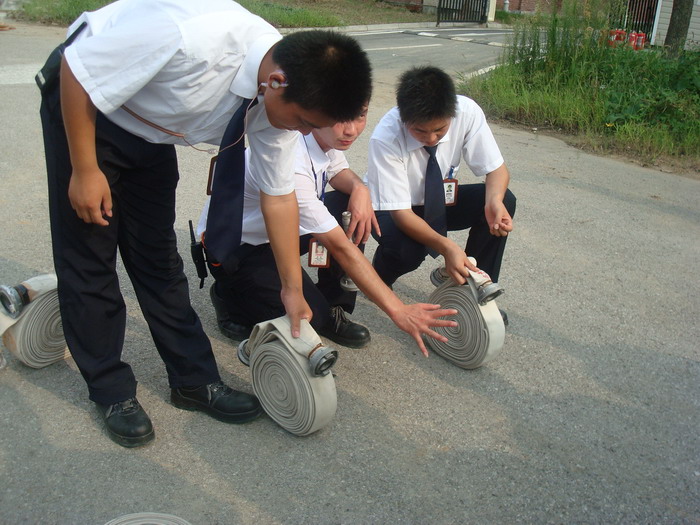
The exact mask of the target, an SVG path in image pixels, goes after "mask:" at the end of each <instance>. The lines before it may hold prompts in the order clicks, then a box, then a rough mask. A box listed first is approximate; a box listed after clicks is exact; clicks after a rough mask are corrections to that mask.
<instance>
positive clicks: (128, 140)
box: [41, 89, 219, 404]
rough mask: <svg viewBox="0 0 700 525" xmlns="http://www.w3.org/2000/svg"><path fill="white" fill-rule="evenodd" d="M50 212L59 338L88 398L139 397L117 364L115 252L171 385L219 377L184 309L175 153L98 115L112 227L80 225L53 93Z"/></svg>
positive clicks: (45, 115)
mask: <svg viewBox="0 0 700 525" xmlns="http://www.w3.org/2000/svg"><path fill="white" fill-rule="evenodd" d="M41 120H42V125H43V131H44V147H45V151H46V166H47V171H48V188H49V213H50V218H51V238H52V245H53V256H54V266H55V269H56V274H57V275H58V296H59V303H60V308H61V318H62V322H63V331H64V334H65V337H66V341H67V343H68V347H69V348H70V351H71V354H72V356H73V359H74V360H75V362H76V364H77V365H78V368H79V369H80V372H81V374H82V375H83V377H84V378H85V381H86V383H87V386H88V390H89V395H90V399H91V400H93V401H95V402H97V403H100V404H112V403H116V402H119V401H123V400H125V399H128V398H131V397H134V396H135V395H136V379H135V378H134V374H133V371H132V369H131V367H130V366H129V365H128V364H127V363H125V362H123V361H122V359H121V355H122V347H123V343H124V330H125V322H126V307H125V304H124V299H123V297H122V294H121V292H120V289H119V281H118V277H117V273H116V254H117V248H119V252H120V254H121V258H122V262H123V264H124V267H125V268H126V271H127V273H128V274H129V278H130V279H131V282H132V284H133V286H134V290H135V292H136V295H137V298H138V301H139V304H140V306H141V309H142V311H143V315H144V318H145V319H146V322H147V323H148V327H149V329H150V332H151V335H152V337H153V341H154V342H155V345H156V348H157V349H158V352H159V354H160V356H161V358H162V359H163V361H164V362H165V367H166V370H167V373H168V379H169V383H170V386H171V387H173V388H175V387H182V386H185V387H186V386H197V385H202V384H208V383H211V382H214V381H217V380H218V379H219V372H218V369H217V366H216V361H215V358H214V355H213V353H212V350H211V344H210V342H209V339H208V338H207V336H206V334H205V333H204V331H203V329H202V325H201V323H200V321H199V318H198V317H197V314H196V313H195V311H194V309H193V308H192V306H191V304H190V298H189V288H188V285H187V279H186V277H185V274H184V272H183V263H182V259H181V258H180V255H179V254H178V252H177V243H176V237H175V231H174V228H173V224H174V221H175V188H176V187H177V182H178V178H179V174H178V167H177V158H176V156H175V148H174V146H171V145H162V144H161V145H159V144H151V143H149V142H147V141H145V140H143V139H140V138H138V137H136V136H134V135H132V134H130V133H128V132H126V131H125V130H123V129H122V128H120V127H118V126H116V125H114V124H112V123H111V122H110V121H109V120H107V119H106V118H105V117H104V116H103V115H101V114H99V113H98V116H97V123H96V125H97V133H96V135H97V136H96V145H97V157H98V162H99V166H100V168H101V169H102V171H103V172H104V174H105V175H106V176H107V179H108V181H109V185H110V188H111V192H112V200H113V216H112V218H111V219H108V220H109V226H98V225H95V224H86V223H84V222H83V221H82V220H81V219H80V218H79V217H78V216H77V215H76V213H75V211H74V210H73V209H72V208H71V204H70V201H69V200H68V183H69V181H70V177H71V172H72V169H71V163H70V157H69V153H68V145H67V141H66V135H65V129H64V126H63V120H62V117H61V110H60V100H59V93H58V89H55V90H54V91H53V92H50V93H48V94H47V95H46V96H45V97H44V99H43V101H42V104H41Z"/></svg>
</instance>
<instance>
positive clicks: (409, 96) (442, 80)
mask: <svg viewBox="0 0 700 525" xmlns="http://www.w3.org/2000/svg"><path fill="white" fill-rule="evenodd" d="M456 96H457V95H456V93H455V85H454V82H452V79H451V78H450V76H449V75H448V74H447V73H445V72H444V71H443V70H442V69H439V68H437V67H432V66H420V67H414V68H411V69H409V70H408V71H405V72H404V73H403V74H402V75H401V77H400V78H399V83H398V86H397V88H396V105H397V106H398V107H399V115H400V117H401V120H402V121H403V122H404V123H405V124H416V123H423V122H429V121H431V120H435V119H443V118H452V117H454V116H455V115H456V113H457V99H456Z"/></svg>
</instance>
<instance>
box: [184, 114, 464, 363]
mask: <svg viewBox="0 0 700 525" xmlns="http://www.w3.org/2000/svg"><path fill="white" fill-rule="evenodd" d="M365 125H366V112H365V113H364V114H363V115H361V116H360V117H359V118H358V119H355V120H352V121H348V122H341V123H338V124H336V125H334V126H331V127H326V128H321V129H315V130H313V131H312V132H311V133H309V134H307V135H300V136H299V142H298V145H297V158H296V169H295V171H296V175H295V191H296V196H297V200H298V204H299V234H300V243H301V244H300V251H301V253H302V254H306V253H309V250H310V253H311V257H310V260H311V261H312V263H313V261H314V260H315V261H316V262H317V263H318V264H319V265H322V266H325V263H328V264H329V267H328V268H323V267H319V271H318V283H314V282H313V281H312V279H311V277H310V276H309V275H308V274H307V273H306V272H304V273H303V276H302V278H303V290H304V297H305V299H306V301H307V302H308V303H309V306H310V307H311V310H312V312H313V317H312V319H311V325H312V326H313V327H314V329H315V330H316V331H317V332H318V333H319V334H320V335H322V336H324V337H327V338H328V339H330V340H332V341H334V342H336V343H339V344H341V345H343V346H348V347H352V348H359V347H362V346H365V345H366V344H367V343H369V341H370V334H369V332H368V330H367V329H366V328H365V327H364V326H361V325H359V324H357V323H354V322H352V321H350V320H349V319H348V318H347V315H346V314H348V313H352V311H353V308H354V306H355V299H356V295H357V293H356V292H350V291H346V290H343V289H342V288H341V286H340V279H341V277H342V275H343V274H344V273H347V275H348V276H349V277H350V278H351V279H352V280H353V281H354V282H355V284H356V285H357V287H358V288H359V289H360V290H361V291H362V292H363V293H364V294H365V295H366V296H367V297H368V298H369V299H370V300H371V301H373V302H374V303H375V304H377V305H378V306H379V307H380V308H381V309H382V310H383V311H385V312H386V313H387V314H388V315H389V317H390V318H391V319H392V321H393V322H394V323H395V324H396V325H397V326H398V327H399V328H401V329H402V330H404V331H405V332H407V333H408V334H410V335H411V336H412V337H413V338H414V339H415V340H416V342H417V344H418V346H419V347H420V349H421V351H422V352H423V353H424V354H425V355H427V350H426V349H425V345H424V343H423V341H422V339H421V334H427V335H429V336H431V337H436V338H438V339H441V340H443V339H444V338H443V337H442V336H440V335H438V334H437V333H436V332H434V331H433V330H432V329H431V328H430V327H431V326H454V325H455V323H454V321H449V320H446V319H440V318H441V317H444V316H448V315H454V314H455V313H456V312H455V311H454V310H440V309H439V306H437V305H428V304H414V305H406V304H404V303H402V302H401V301H400V300H399V299H398V298H397V297H396V296H395V295H394V294H393V292H392V291H391V290H390V289H389V288H388V287H387V286H386V285H385V284H384V283H383V282H382V280H381V279H380V278H379V276H378V275H377V274H376V272H375V271H374V270H373V269H372V266H371V264H370V263H369V261H368V260H367V259H366V258H365V256H364V254H363V253H362V251H361V249H360V248H359V247H358V246H362V245H363V244H364V242H366V241H367V239H368V238H369V236H370V233H371V230H372V228H373V227H375V228H376V226H377V224H376V219H375V216H374V212H373V210H372V206H371V202H370V198H369V191H368V190H367V188H366V186H365V185H364V184H363V183H362V181H361V180H360V178H359V177H358V176H357V175H356V174H355V173H354V172H353V171H352V170H350V169H349V166H348V163H347V160H346V159H345V156H344V154H343V153H342V152H343V151H344V150H347V149H348V148H349V147H350V146H351V145H352V143H353V142H354V141H355V139H356V138H357V137H358V136H359V135H360V133H362V131H363V129H364V128H365ZM253 170H254V167H252V166H251V165H250V164H249V165H248V166H247V170H246V181H245V184H246V188H245V203H244V209H243V234H242V242H241V245H240V246H239V247H238V248H237V250H236V251H235V252H234V257H235V258H236V263H235V265H234V266H235V269H234V270H230V269H224V268H223V267H222V266H215V265H212V264H209V269H210V271H211V273H212V275H213V276H214V278H215V279H216V281H215V283H214V284H213V285H212V287H211V289H210V294H211V299H212V303H213V305H214V307H215V310H216V314H217V322H218V325H219V328H220V329H221V331H222V333H224V335H226V336H227V337H229V338H231V339H234V340H242V339H245V338H246V337H248V336H249V334H250V332H251V330H252V327H253V325H254V324H256V323H259V322H262V321H265V320H268V319H272V318H275V317H279V316H281V315H283V314H284V313H285V310H284V306H283V303H282V299H281V297H280V293H281V290H282V285H281V282H280V279H279V274H278V272H277V270H276V268H275V259H274V255H273V250H272V247H271V246H270V244H269V242H268V237H267V234H266V231H265V226H264V221H263V217H262V215H261V213H260V206H259V197H258V194H259V189H258V188H257V187H256V185H255V180H256V179H255V177H254V174H253V173H252V171H253ZM329 186H330V188H329ZM331 188H332V189H333V190H335V191H329V190H330V189H331ZM346 210H348V211H350V212H351V213H352V222H351V224H350V226H349V228H348V231H347V233H346V232H345V231H344V230H343V228H341V226H339V222H340V220H341V214H342V212H343V211H346ZM206 217H207V209H206V207H205V209H204V211H203V212H202V216H201V219H200V224H199V227H198V231H199V233H200V235H201V234H202V233H203V234H204V243H205V245H206V239H207V236H206Z"/></svg>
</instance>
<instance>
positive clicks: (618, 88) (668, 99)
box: [460, 0, 700, 169]
mask: <svg viewBox="0 0 700 525" xmlns="http://www.w3.org/2000/svg"><path fill="white" fill-rule="evenodd" d="M614 7H615V5H614V4H611V3H610V2H605V1H602V0H589V1H587V2H575V1H573V0H565V2H564V4H563V6H562V10H561V12H560V13H557V14H554V15H550V14H541V13H540V14H536V15H535V16H533V17H526V18H523V19H520V20H518V21H517V22H516V24H515V26H514V35H513V40H512V42H511V44H512V45H511V46H510V47H509V48H508V49H507V50H506V51H505V52H504V54H503V56H502V57H501V64H500V67H499V68H497V69H496V70H495V71H493V72H492V73H490V74H489V75H486V76H482V77H479V78H473V79H469V80H465V81H464V82H462V83H461V84H460V91H461V92H463V93H464V94H466V95H468V96H470V97H472V98H474V99H476V100H478V101H479V103H480V104H481V105H482V106H483V107H484V109H485V110H486V111H487V112H488V114H489V115H491V116H494V117H496V118H502V119H506V120H511V121H515V122H518V123H522V124H527V125H528V126H532V127H537V128H544V129H547V128H549V129H554V130H561V131H565V132H567V133H576V134H580V135H581V136H582V137H585V142H586V143H587V144H588V145H589V147H590V148H591V149H595V150H597V151H605V152H613V153H621V154H624V155H626V156H628V157H634V158H637V159H641V160H643V161H644V162H647V163H656V162H657V161H659V160H667V159H668V158H669V157H676V158H679V159H680V158H682V159H685V160H686V161H688V160H690V165H692V166H695V167H696V169H697V166H700V53H699V52H697V51H693V52H688V51H687V52H684V53H682V54H681V55H680V56H679V57H670V56H668V55H667V54H666V53H665V52H664V50H662V49H646V50H639V51H635V50H633V49H632V48H631V47H629V46H626V45H625V46H621V47H611V46H609V45H608V42H607V35H608V31H609V28H610V23H609V20H611V19H612V20H614V19H615V17H614ZM686 164H687V162H686Z"/></svg>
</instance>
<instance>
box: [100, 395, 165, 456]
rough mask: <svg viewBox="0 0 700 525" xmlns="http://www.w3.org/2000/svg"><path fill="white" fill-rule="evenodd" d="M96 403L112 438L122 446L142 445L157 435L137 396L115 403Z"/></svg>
mask: <svg viewBox="0 0 700 525" xmlns="http://www.w3.org/2000/svg"><path fill="white" fill-rule="evenodd" d="M95 404H96V405H97V409H98V410H99V411H100V414H102V418H103V419H104V422H105V426H106V427H107V433H108V434H109V437H110V439H111V440H112V441H114V442H115V443H117V444H119V445H121V446H122V447H128V448H131V447H140V446H141V445H145V444H146V443H149V442H151V441H153V438H155V437H156V435H155V432H154V430H153V425H152V424H151V420H150V418H149V417H148V414H146V412H145V410H144V409H143V408H141V405H140V404H139V402H138V401H137V400H136V398H135V397H132V398H131V399H127V400H126V401H120V402H119V403H114V404H113V405H100V404H98V403H95Z"/></svg>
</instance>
